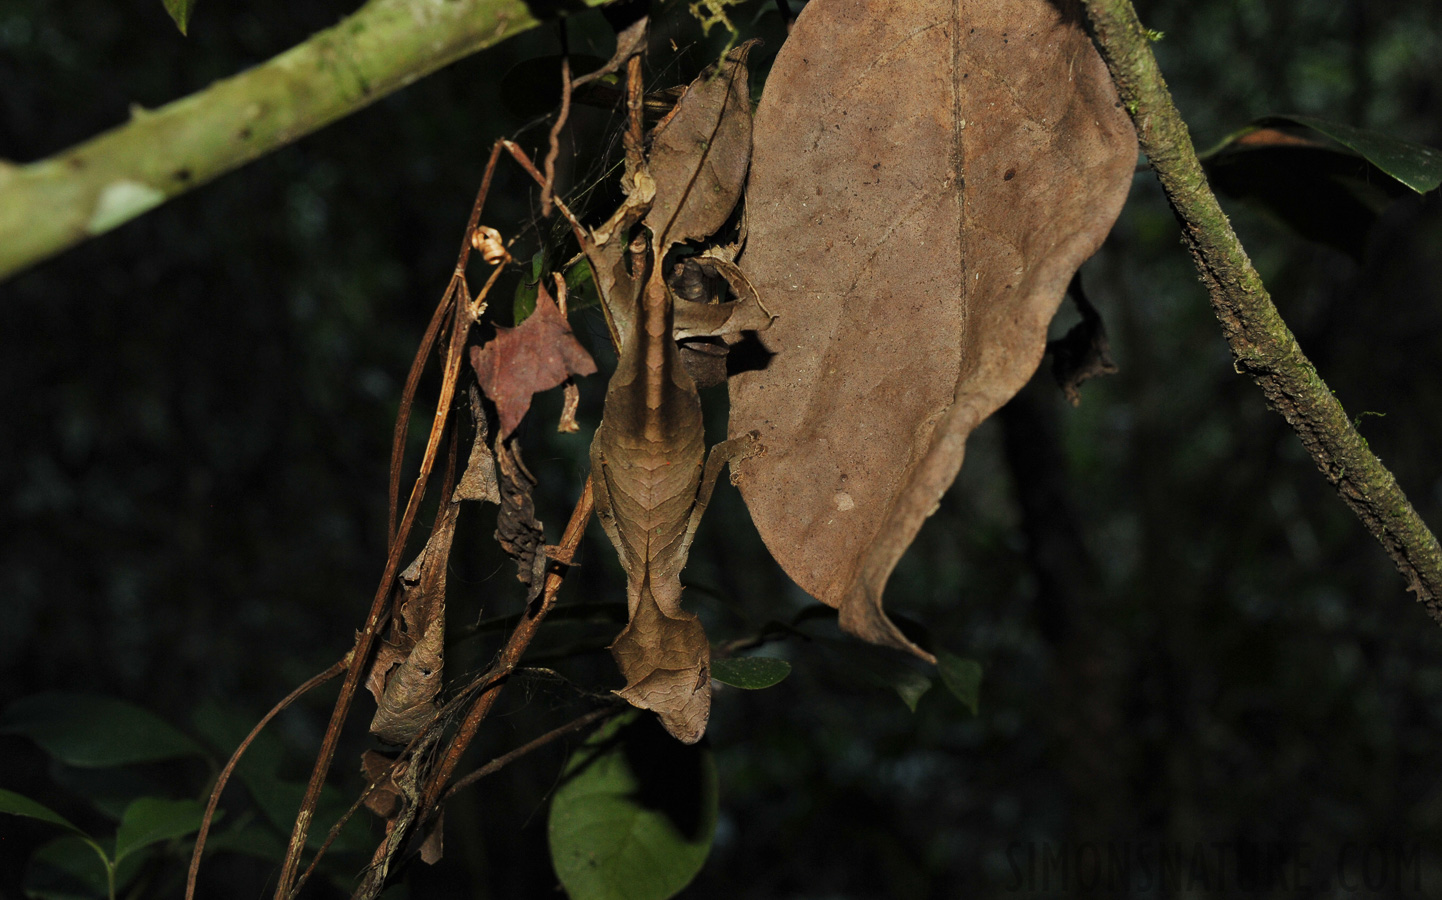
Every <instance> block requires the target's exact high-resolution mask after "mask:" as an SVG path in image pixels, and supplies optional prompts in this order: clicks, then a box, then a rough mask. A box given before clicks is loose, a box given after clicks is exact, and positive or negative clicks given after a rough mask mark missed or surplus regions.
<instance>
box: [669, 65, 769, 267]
mask: <svg viewBox="0 0 1442 900" xmlns="http://www.w3.org/2000/svg"><path fill="white" fill-rule="evenodd" d="M751 46H752V43H751V42H747V43H745V44H742V45H740V46H739V47H736V48H735V49H733V50H732V51H731V52H730V53H729V54H727V56H726V59H725V61H724V62H723V63H722V65H721V69H720V71H719V72H711V71H707V72H704V73H702V75H701V76H700V77H699V78H697V79H696V80H695V81H693V82H692V83H691V86H690V87H689V88H688V89H687V90H686V93H685V94H684V95H683V96H682V97H681V102H680V103H678V104H677V105H676V111H675V112H674V113H673V114H672V115H671V116H670V117H669V118H667V119H666V121H665V122H663V123H662V124H661V125H660V126H658V128H657V131H656V136H655V138H654V140H653V141H652V144H651V154H650V157H649V169H650V174H651V178H652V179H653V180H654V181H655V183H656V200H655V202H654V203H653V204H652V206H651V211H650V212H649V213H647V214H646V219H645V223H646V226H647V227H648V228H650V229H651V232H652V233H653V234H654V235H656V246H655V251H656V255H657V257H658V258H659V257H662V256H664V255H665V252H666V248H667V247H668V246H670V245H671V244H675V243H680V242H682V241H694V240H697V239H700V238H704V237H710V236H711V235H712V234H714V233H715V232H716V230H717V229H719V228H720V227H721V226H722V225H724V224H725V223H726V220H727V218H729V217H730V215H731V211H732V210H733V209H735V208H736V203H737V201H738V200H740V199H741V187H742V185H743V184H744V183H745V181H746V164H747V162H748V161H749V159H750V156H751V93H750V89H749V88H748V87H747V72H746V55H747V54H748V53H750V52H751Z"/></svg>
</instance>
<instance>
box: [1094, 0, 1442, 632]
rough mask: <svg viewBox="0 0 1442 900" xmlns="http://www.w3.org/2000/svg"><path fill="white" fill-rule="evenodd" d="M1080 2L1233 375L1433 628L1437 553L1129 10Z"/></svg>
mask: <svg viewBox="0 0 1442 900" xmlns="http://www.w3.org/2000/svg"><path fill="white" fill-rule="evenodd" d="M1083 2H1084V3H1085V5H1086V9H1087V15H1088V17H1089V19H1090V22H1091V27H1092V33H1093V37H1094V38H1095V40H1096V43H1097V47H1098V49H1099V50H1100V51H1101V54H1102V58H1103V59H1105V60H1106V63H1107V67H1108V68H1109V69H1111V73H1112V78H1113V79H1114V80H1115V81H1116V84H1117V90H1118V93H1119V94H1120V95H1121V99H1122V102H1123V103H1124V104H1125V105H1126V108H1127V111H1128V112H1130V113H1131V116H1132V121H1133V122H1134V123H1135V124H1136V127H1137V137H1138V139H1139V140H1140V141H1141V146H1142V151H1143V152H1144V153H1146V155H1147V159H1148V160H1149V161H1150V162H1151V166H1152V169H1153V170H1154V171H1155V172H1156V173H1157V178H1158V179H1160V180H1161V183H1162V187H1163V189H1164V190H1165V191H1166V194H1167V199H1168V200H1169V201H1170V202H1171V205H1172V209H1173V210H1174V211H1175V212H1176V214H1177V218H1178V219H1179V220H1180V221H1181V223H1182V233H1183V236H1184V239H1185V241H1186V244H1187V247H1188V249H1190V250H1191V253H1192V258H1193V259H1194V260H1195V261H1196V264H1197V270H1198V272H1200V273H1201V279H1202V283H1203V284H1204V285H1205V286H1206V288H1207V292H1208V293H1209V294H1210V295H1211V301H1212V308H1213V310H1214V311H1215V312H1216V315H1217V319H1218V320H1219V321H1220V322H1221V324H1222V331H1223V332H1224V333H1225V334H1226V337H1227V343H1229V344H1230V345H1231V348H1232V358H1233V361H1234V364H1235V366H1236V368H1237V371H1239V372H1244V373H1246V374H1247V375H1249V376H1251V378H1252V380H1253V381H1255V382H1256V383H1257V384H1258V385H1259V386H1260V387H1261V389H1262V393H1263V394H1264V395H1265V396H1266V398H1267V403H1268V404H1269V405H1270V406H1271V407H1272V408H1273V409H1275V410H1276V411H1277V412H1279V413H1281V414H1282V416H1283V417H1284V418H1285V419H1286V420H1287V424H1289V425H1291V426H1292V429H1293V430H1294V431H1296V432H1297V436H1298V437H1300V438H1301V439H1302V444H1303V445H1304V446H1305V447H1306V448H1307V452H1308V453H1310V454H1311V455H1312V459H1313V461H1314V462H1316V464H1317V468H1318V469H1320V470H1321V472H1322V474H1323V475H1324V476H1325V477H1326V478H1327V480H1328V481H1329V482H1331V483H1332V486H1333V487H1335V488H1336V489H1337V493H1339V494H1341V495H1342V499H1343V500H1345V501H1346V503H1347V505H1348V506H1350V507H1351V508H1352V511H1353V512H1355V513H1356V514H1357V517H1358V518H1359V519H1361V520H1362V524H1363V525H1365V526H1366V527H1367V530H1368V531H1370V532H1371V533H1372V535H1373V536H1374V537H1376V538H1377V540H1378V541H1380V542H1381V544H1382V546H1383V548H1385V549H1386V551H1387V553H1388V554H1389V555H1390V556H1391V557H1392V560H1393V561H1394V562H1395V563H1396V564H1397V569H1398V570H1399V571H1400V572H1401V573H1402V575H1403V576H1404V577H1405V578H1406V579H1407V583H1408V586H1409V588H1410V589H1411V590H1412V591H1415V592H1416V594H1417V598H1418V599H1419V600H1421V601H1422V603H1423V604H1424V605H1425V606H1426V607H1427V611H1428V612H1429V613H1430V614H1431V615H1432V618H1434V619H1436V620H1437V621H1438V622H1439V623H1442V599H1439V598H1442V548H1439V547H1438V544H1437V538H1436V537H1435V536H1434V535H1433V534H1432V532H1431V531H1429V530H1428V528H1427V526H1426V524H1425V523H1424V522H1423V521H1422V519H1421V517H1420V516H1418V515H1417V511H1416V510H1415V509H1413V508H1412V504H1411V503H1410V502H1408V500H1407V496H1406V495H1405V494H1404V493H1402V489H1401V488H1400V487H1398V485H1397V480H1396V479H1395V478H1393V477H1392V473H1391V472H1389V471H1388V470H1387V467H1386V466H1384V465H1382V461H1381V460H1380V459H1378V458H1377V457H1376V455H1375V454H1373V453H1372V451H1371V450H1369V449H1368V447H1367V442H1366V441H1365V440H1363V439H1362V436H1361V435H1360V434H1358V433H1357V429H1356V428H1355V427H1354V426H1353V424H1352V421H1351V420H1350V419H1349V418H1348V417H1347V414H1346V413H1345V412H1344V411H1343V409H1342V404H1341V403H1339V402H1338V401H1337V398H1336V397H1335V396H1333V394H1332V391H1331V389H1330V388H1328V387H1327V383H1326V382H1325V381H1323V380H1322V377H1321V376H1320V375H1318V374H1317V370H1316V368H1315V367H1314V366H1313V365H1312V363H1311V361H1310V360H1309V359H1307V357H1306V354H1304V353H1303V352H1302V348H1301V347H1299V346H1298V345H1297V340H1296V338H1295V337H1293V336H1292V332H1291V330H1290V329H1289V328H1288V327H1287V324H1286V323H1285V322H1283V321H1282V317H1281V315H1280V314H1279V313H1278V312H1277V308H1276V306H1274V305H1273V304H1272V298H1271V297H1270V296H1269V295H1268V294H1267V289H1266V288H1265V287H1263V285H1262V279H1261V278H1260V277H1259V276H1258V275H1257V270H1256V269H1255V268H1253V267H1252V262H1251V260H1249V259H1248V258H1247V254H1246V251H1245V250H1243V249H1242V244H1241V242H1240V241H1239V240H1238V239H1237V235H1236V232H1234V231H1233V230H1232V226H1231V223H1230V222H1229V221H1228V220H1227V217H1226V215H1225V214H1224V213H1223V212H1222V208H1221V206H1220V205H1219V204H1218V203H1217V198H1216V195H1215V194H1213V193H1212V189H1211V187H1210V186H1209V185H1208V184H1207V179H1206V176H1205V175H1204V174H1203V173H1202V165H1201V163H1200V162H1198V160H1197V153H1196V150H1195V148H1194V147H1193V146H1192V139H1191V135H1190V134H1189V133H1188V131H1187V126H1186V123H1185V122H1183V121H1182V118H1181V116H1180V115H1179V114H1178V113H1177V109H1176V106H1175V105H1173V103H1172V98H1171V93H1170V92H1169V91H1168V90H1167V85H1166V82H1165V81H1164V80H1163V79H1162V74H1161V71H1160V70H1159V69H1158V68H1157V61H1156V57H1154V56H1153V55H1152V50H1151V46H1150V44H1149V43H1148V39H1147V33H1146V31H1145V30H1144V29H1143V28H1142V26H1141V23H1140V22H1139V21H1138V20H1137V14H1136V10H1135V9H1134V8H1133V7H1132V4H1131V0H1083Z"/></svg>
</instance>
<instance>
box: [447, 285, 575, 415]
mask: <svg viewBox="0 0 1442 900" xmlns="http://www.w3.org/2000/svg"><path fill="white" fill-rule="evenodd" d="M471 365H472V366H473V367H475V370H476V378H477V379H479V380H480V382H481V390H483V391H485V392H486V396H487V397H490V398H491V402H493V403H495V404H496V412H497V413H498V414H499V415H500V418H501V433H500V437H501V438H502V439H504V438H507V437H510V435H511V432H513V431H515V430H516V426H517V425H519V424H521V419H522V418H523V417H524V416H525V415H526V410H528V409H530V408H531V395H532V394H538V393H540V392H541V391H546V390H550V389H551V388H553V387H556V386H557V385H559V384H560V383H561V382H563V381H565V380H566V378H567V377H569V376H571V375H590V374H592V373H594V372H595V371H596V363H595V361H593V360H592V359H591V354H589V353H587V352H586V348H585V347H582V346H581V342H580V341H578V340H576V338H575V336H574V335H573V334H571V326H570V323H568V322H567V321H566V317H565V316H563V315H561V311H560V309H558V308H557V307H556V301H554V300H552V299H551V295H550V294H549V293H548V292H547V291H546V286H545V285H544V284H542V285H540V290H539V292H538V293H537V295H536V311H535V312H533V313H531V315H530V317H528V318H527V319H526V321H524V322H522V323H521V324H520V325H518V326H517V327H515V328H497V329H496V336H495V337H494V338H492V339H491V340H490V341H488V342H487V343H486V345H485V346H484V347H472V348H471Z"/></svg>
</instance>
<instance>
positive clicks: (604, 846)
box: [547, 713, 717, 900]
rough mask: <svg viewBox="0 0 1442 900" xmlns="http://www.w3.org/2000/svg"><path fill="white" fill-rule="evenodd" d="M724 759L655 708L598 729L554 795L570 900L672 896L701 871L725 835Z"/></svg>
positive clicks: (554, 835)
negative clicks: (686, 737)
mask: <svg viewBox="0 0 1442 900" xmlns="http://www.w3.org/2000/svg"><path fill="white" fill-rule="evenodd" d="M716 809H717V785H716V764H715V761H714V760H713V759H712V756H711V752H710V750H708V749H706V748H705V747H703V746H700V745H692V746H687V745H685V744H681V743H678V742H677V741H676V740H674V739H673V738H671V737H670V736H669V735H667V734H666V733H665V732H664V731H662V730H661V727H660V725H659V724H658V723H657V721H656V718H655V717H654V716H650V715H647V716H638V715H636V714H635V713H628V714H625V715H622V716H618V717H617V718H615V719H613V720H612V721H610V722H608V723H606V724H605V725H603V726H602V727H601V728H599V729H598V730H597V731H596V733H595V734H593V735H591V736H590V737H589V738H588V739H587V740H586V742H585V743H584V744H582V746H581V747H580V748H579V749H578V750H577V751H576V753H575V755H574V756H573V757H572V758H571V761H570V763H568V764H567V766H566V770H565V774H564V775H563V783H562V784H561V786H560V787H559V788H557V790H556V793H555V797H554V798H553V799H552V801H551V815H550V821H549V824H548V828H547V830H548V834H549V838H550V846H551V862H552V864H553V865H554V866H555V869H556V875H557V876H558V877H559V878H560V880H561V884H562V886H563V887H565V889H566V893H567V894H568V895H570V897H571V900H666V898H668V897H673V896H675V895H676V894H677V893H678V892H680V891H681V889H682V888H684V887H686V885H687V884H689V883H690V882H691V879H693V878H695V877H696V873H697V872H699V871H700V870H701V866H702V864H704V863H705V862H706V857H707V855H708V854H709V853H710V852H711V841H712V839H713V838H714V837H715V833H716Z"/></svg>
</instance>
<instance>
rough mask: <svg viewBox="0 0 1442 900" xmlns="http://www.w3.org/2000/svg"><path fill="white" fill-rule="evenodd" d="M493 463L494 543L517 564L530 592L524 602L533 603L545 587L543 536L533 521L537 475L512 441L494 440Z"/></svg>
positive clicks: (517, 568)
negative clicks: (497, 498) (497, 496)
mask: <svg viewBox="0 0 1442 900" xmlns="http://www.w3.org/2000/svg"><path fill="white" fill-rule="evenodd" d="M496 462H497V463H499V464H500V470H501V511H500V513H499V514H498V515H497V516H496V541H497V542H498V543H499V544H500V545H501V549H502V550H504V551H505V552H506V555H507V556H509V557H511V558H512V559H514V560H515V561H516V578H517V579H518V580H519V581H520V582H521V583H522V584H524V585H526V586H527V588H528V589H529V590H528V591H527V595H526V599H527V600H528V601H529V600H534V599H535V598H536V597H537V596H539V595H540V592H541V587H542V585H544V584H545V580H546V579H545V573H546V554H545V552H544V551H543V550H542V549H541V547H542V543H543V541H544V538H545V533H544V531H543V530H542V528H541V521H540V520H539V519H537V518H536V503H535V500H533V499H532V496H531V494H532V492H533V491H535V489H536V476H534V475H532V474H531V472H530V470H529V469H527V468H526V464H525V463H524V462H523V461H522V460H521V453H520V450H519V448H517V447H515V446H514V445H513V444H512V443H511V442H509V441H504V440H499V439H498V440H497V441H496Z"/></svg>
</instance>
